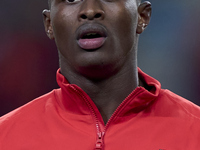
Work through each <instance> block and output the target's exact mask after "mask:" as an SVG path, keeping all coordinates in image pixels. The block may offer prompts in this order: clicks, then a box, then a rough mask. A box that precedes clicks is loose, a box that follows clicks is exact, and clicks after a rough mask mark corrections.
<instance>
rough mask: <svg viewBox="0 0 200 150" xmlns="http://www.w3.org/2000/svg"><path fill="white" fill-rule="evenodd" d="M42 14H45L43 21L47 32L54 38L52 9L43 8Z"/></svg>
mask: <svg viewBox="0 0 200 150" xmlns="http://www.w3.org/2000/svg"><path fill="white" fill-rule="evenodd" d="M42 14H43V23H44V27H45V32H46V34H47V36H48V37H49V38H50V39H54V35H53V28H52V25H51V18H50V10H47V9H45V10H43V12H42Z"/></svg>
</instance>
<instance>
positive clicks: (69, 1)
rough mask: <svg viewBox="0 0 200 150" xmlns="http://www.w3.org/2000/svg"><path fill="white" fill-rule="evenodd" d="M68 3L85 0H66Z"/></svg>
mask: <svg viewBox="0 0 200 150" xmlns="http://www.w3.org/2000/svg"><path fill="white" fill-rule="evenodd" d="M66 1H67V2H68V3H77V2H81V1H83V0H66Z"/></svg>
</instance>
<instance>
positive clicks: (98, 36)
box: [82, 33, 102, 39]
mask: <svg viewBox="0 0 200 150" xmlns="http://www.w3.org/2000/svg"><path fill="white" fill-rule="evenodd" d="M100 37H102V35H100V34H98V33H88V34H85V35H83V37H82V39H94V38H100Z"/></svg>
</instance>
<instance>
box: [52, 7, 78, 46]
mask: <svg viewBox="0 0 200 150" xmlns="http://www.w3.org/2000/svg"><path fill="white" fill-rule="evenodd" d="M52 12H53V13H52V15H51V20H52V27H53V33H54V37H55V42H56V44H57V47H58V49H62V48H64V47H65V46H67V45H69V43H71V40H74V39H75V34H74V32H75V28H74V26H75V22H74V20H75V19H74V18H75V17H76V16H77V15H76V14H77V10H76V9H71V8H69V9H62V8H58V9H57V10H56V9H54V10H53V11H52Z"/></svg>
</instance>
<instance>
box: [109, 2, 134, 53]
mask: <svg viewBox="0 0 200 150" xmlns="http://www.w3.org/2000/svg"><path fill="white" fill-rule="evenodd" d="M128 4H129V3H126V2H123V3H122V4H120V5H119V6H118V9H117V11H115V12H113V14H112V15H113V18H114V19H113V22H114V23H113V24H114V26H113V29H112V30H113V33H114V34H115V35H114V36H113V38H114V39H115V40H114V41H116V46H117V47H118V48H120V49H126V51H129V50H130V49H131V48H132V46H133V45H134V43H135V41H136V39H137V37H136V28H137V7H136V5H135V4H130V5H128ZM120 6H124V7H120ZM111 17H112V16H111Z"/></svg>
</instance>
